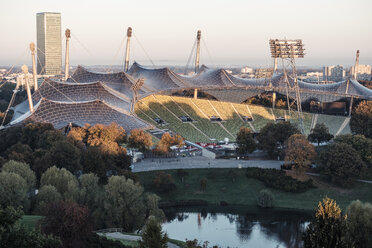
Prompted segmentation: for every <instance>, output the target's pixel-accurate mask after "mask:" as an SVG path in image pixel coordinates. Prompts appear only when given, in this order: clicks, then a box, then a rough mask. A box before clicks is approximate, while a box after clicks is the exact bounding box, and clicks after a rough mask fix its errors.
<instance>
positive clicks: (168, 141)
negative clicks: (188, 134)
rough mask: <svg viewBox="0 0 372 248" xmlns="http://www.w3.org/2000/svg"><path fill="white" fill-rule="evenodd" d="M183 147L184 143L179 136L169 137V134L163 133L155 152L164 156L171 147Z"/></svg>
mask: <svg viewBox="0 0 372 248" xmlns="http://www.w3.org/2000/svg"><path fill="white" fill-rule="evenodd" d="M183 145H184V141H183V138H182V137H181V136H180V135H178V134H175V135H170V134H169V133H164V134H163V136H162V137H161V139H160V141H159V143H158V144H157V146H156V148H155V152H156V153H159V154H166V153H168V152H169V151H170V147H171V146H177V147H182V146H183Z"/></svg>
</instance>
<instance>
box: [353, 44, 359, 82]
mask: <svg viewBox="0 0 372 248" xmlns="http://www.w3.org/2000/svg"><path fill="white" fill-rule="evenodd" d="M358 67H359V50H357V52H356V57H355V64H354V71H353V79H355V80H356V79H357V77H358Z"/></svg>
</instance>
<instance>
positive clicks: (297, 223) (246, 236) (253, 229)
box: [163, 207, 311, 248]
mask: <svg viewBox="0 0 372 248" xmlns="http://www.w3.org/2000/svg"><path fill="white" fill-rule="evenodd" d="M165 214H166V216H167V219H168V221H167V222H166V223H164V224H163V230H164V231H166V232H167V233H168V235H169V237H171V238H173V239H178V240H185V239H188V240H193V239H197V240H199V241H203V242H204V241H209V246H213V245H218V246H220V247H239V248H240V247H244V248H246V247H250V248H251V247H252V248H255V247H258V248H261V247H264V248H266V247H274V248H276V247H278V248H279V247H302V246H303V243H302V234H303V232H304V230H305V228H306V226H307V225H308V223H309V221H310V220H311V213H310V212H294V211H290V210H277V209H258V208H246V207H206V208H183V209H180V208H179V209H166V210H165Z"/></svg>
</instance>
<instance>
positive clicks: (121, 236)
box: [104, 232, 180, 248]
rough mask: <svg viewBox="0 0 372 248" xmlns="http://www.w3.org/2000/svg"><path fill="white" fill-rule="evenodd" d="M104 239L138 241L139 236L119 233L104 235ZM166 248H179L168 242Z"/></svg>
mask: <svg viewBox="0 0 372 248" xmlns="http://www.w3.org/2000/svg"><path fill="white" fill-rule="evenodd" d="M104 236H105V237H110V238H115V239H124V240H130V241H138V240H140V239H141V236H137V235H129V234H123V233H120V232H112V233H105V234H104ZM168 248H180V247H179V246H178V245H175V244H173V243H170V242H168Z"/></svg>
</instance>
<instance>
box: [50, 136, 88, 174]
mask: <svg viewBox="0 0 372 248" xmlns="http://www.w3.org/2000/svg"><path fill="white" fill-rule="evenodd" d="M50 153H51V155H52V163H53V165H55V166H57V167H58V168H66V169H67V170H69V171H71V172H76V171H78V170H80V156H81V154H80V150H79V149H78V148H76V147H75V146H74V145H72V144H71V143H70V142H68V141H67V140H64V141H57V142H55V143H53V146H52V147H51V149H50Z"/></svg>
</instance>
